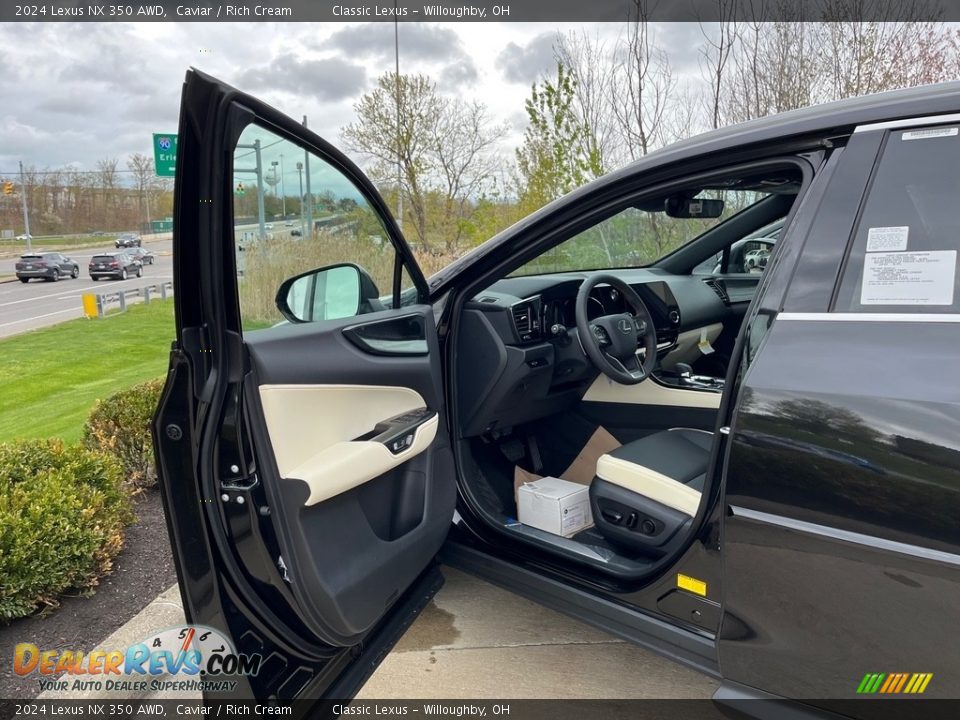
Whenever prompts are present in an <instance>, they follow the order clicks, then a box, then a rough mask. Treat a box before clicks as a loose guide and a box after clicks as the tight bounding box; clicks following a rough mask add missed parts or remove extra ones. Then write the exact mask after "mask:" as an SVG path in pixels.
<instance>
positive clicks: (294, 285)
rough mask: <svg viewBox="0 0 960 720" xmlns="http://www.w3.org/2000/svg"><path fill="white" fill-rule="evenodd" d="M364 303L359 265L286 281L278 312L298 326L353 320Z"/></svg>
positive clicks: (278, 292)
mask: <svg viewBox="0 0 960 720" xmlns="http://www.w3.org/2000/svg"><path fill="white" fill-rule="evenodd" d="M362 301H363V293H362V292H361V271H360V269H359V268H358V267H356V266H355V265H334V266H332V267H326V268H320V269H319V270H311V271H310V272H307V273H304V274H303V275H298V276H296V277H292V278H290V279H289V280H286V281H285V282H284V283H283V284H282V285H281V286H280V289H279V290H278V291H277V309H278V310H279V311H280V314H281V315H283V316H284V317H285V318H286V319H287V320H289V321H290V322H294V323H304V322H315V321H317V320H336V319H338V318H346V317H353V316H354V315H356V314H357V313H358V312H359V310H360V305H361V303H362Z"/></svg>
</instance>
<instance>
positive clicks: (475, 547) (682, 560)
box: [153, 71, 960, 718]
mask: <svg viewBox="0 0 960 720" xmlns="http://www.w3.org/2000/svg"><path fill="white" fill-rule="evenodd" d="M180 112H181V114H180V118H181V121H180V129H179V132H180V134H179V136H178V137H179V148H178V150H179V154H178V157H177V168H176V172H177V177H176V186H177V188H176V205H175V212H174V215H175V218H174V220H175V222H174V228H175V230H174V237H173V260H174V271H173V272H174V276H175V277H176V278H177V288H176V289H177V293H176V296H175V303H176V342H175V343H174V345H173V349H172V352H171V354H170V366H169V373H168V375H167V379H166V389H165V392H164V393H163V396H162V397H163V399H162V401H161V404H160V407H159V408H158V411H157V414H156V416H155V419H154V423H153V438H154V447H155V449H156V457H157V467H158V471H159V477H160V487H161V489H162V492H163V496H164V501H165V507H166V508H167V510H168V522H169V528H170V533H171V538H172V542H173V546H174V551H175V557H176V561H177V564H178V570H179V573H178V576H179V578H180V584H181V590H182V593H183V599H184V609H185V611H186V617H187V621H188V622H189V623H193V624H196V625H203V626H213V627H214V629H215V630H216V631H218V632H220V633H223V634H224V635H226V636H227V637H229V638H230V639H232V641H233V643H234V644H235V647H236V652H238V653H240V654H241V655H243V654H247V655H249V656H252V655H258V656H260V657H262V658H266V660H265V664H266V663H269V664H270V668H271V669H270V672H260V673H259V674H251V675H249V676H247V677H240V678H237V679H238V685H237V686H236V687H235V689H234V690H232V691H231V693H233V695H231V693H226V694H218V695H217V697H220V698H223V699H226V697H225V695H230V696H234V695H235V696H254V697H257V698H263V699H266V698H276V697H297V698H301V699H303V700H305V701H309V702H319V701H320V699H321V698H347V697H351V696H352V695H353V694H354V693H355V692H356V691H357V689H358V688H359V687H360V686H361V685H362V683H363V682H364V680H365V679H366V678H367V677H369V676H370V674H371V673H372V672H373V670H374V668H375V667H376V665H377V663H378V662H379V661H380V660H381V659H382V658H383V657H384V656H385V655H386V654H387V652H388V651H389V649H390V647H391V646H392V644H393V643H394V642H396V640H397V639H398V638H399V637H401V635H402V634H403V632H404V631H405V630H406V629H407V628H409V627H410V625H411V622H412V620H413V618H415V617H416V615H417V614H418V613H419V612H420V611H421V610H422V609H423V608H424V606H425V605H426V604H427V603H429V602H430V598H431V596H432V595H433V594H434V593H435V592H436V590H437V589H438V588H439V587H440V586H441V585H442V582H443V579H442V568H443V565H449V566H452V567H456V568H460V569H463V570H465V571H467V572H470V573H474V574H476V575H477V576H480V577H483V578H487V579H489V580H490V581H491V582H494V583H496V584H498V585H500V586H503V587H505V588H508V589H511V590H514V591H516V592H517V593H520V594H522V595H523V596H525V597H527V598H531V599H533V600H535V601H537V602H540V603H542V604H544V605H546V606H549V607H552V608H555V609H559V610H561V611H563V612H565V613H568V614H570V615H573V616H575V617H578V618H580V619H582V620H584V621H586V622H588V623H590V624H592V625H594V626H597V627H601V628H605V629H608V630H609V631H610V632H611V633H613V634H614V635H616V636H618V637H620V638H624V639H627V640H630V641H633V642H636V643H638V644H640V645H642V646H644V647H646V648H649V649H652V650H655V651H657V652H659V653H662V654H663V655H664V656H666V657H669V658H671V659H673V660H674V661H676V662H679V663H683V664H684V665H687V666H689V667H691V668H695V669H697V670H698V671H700V672H703V673H706V674H707V675H709V676H711V677H713V678H715V679H716V680H717V682H718V684H719V689H718V690H717V693H716V695H715V696H714V697H715V700H716V701H718V702H720V703H724V704H726V705H727V706H728V707H729V706H730V704H731V703H733V704H736V705H737V706H738V708H739V709H740V710H741V711H742V712H743V713H746V714H750V715H758V716H759V715H764V714H765V715H766V716H768V717H798V718H799V717H811V716H816V715H818V714H821V713H823V712H824V709H825V708H827V709H829V708H832V707H834V706H833V704H832V703H833V702H834V701H841V702H845V703H847V704H844V705H842V706H841V707H839V708H836V710H837V714H838V715H842V716H845V717H849V716H853V717H864V716H865V715H867V714H869V713H872V712H876V711H877V710H878V707H879V706H881V705H882V706H883V707H884V709H885V710H890V712H889V713H887V715H885V717H917V716H918V712H919V711H918V710H917V708H916V707H915V706H913V705H912V704H910V703H908V702H904V703H901V702H893V703H877V702H860V701H859V700H858V698H864V697H868V698H871V699H873V700H882V699H883V698H888V697H890V698H895V697H898V698H903V699H905V700H906V699H909V698H915V697H919V696H921V695H922V696H923V697H926V698H931V697H932V698H957V697H960V652H958V651H957V647H958V644H960V643H958V640H960V634H958V631H957V627H956V626H955V625H954V624H953V623H954V621H952V620H950V618H951V617H953V618H956V615H957V608H958V604H957V598H958V597H960V383H958V382H957V380H956V379H955V378H954V377H953V374H952V373H953V371H952V370H951V369H950V368H956V367H958V364H960V284H958V280H960V273H958V267H957V256H958V252H960V213H958V211H957V188H958V187H960V83H951V84H944V85H928V86H924V87H919V88H914V89H910V90H903V91H898V92H892V93H885V94H882V95H876V96H872V97H860V98H854V99H851V100H849V101H844V102H839V103H834V104H827V105H818V106H814V107H809V108H806V109H802V110H797V111H794V112H790V113H786V114H783V115H778V116H776V117H769V118H764V119H761V120H756V121H752V122H749V123H744V124H741V125H735V126H732V127H727V128H723V129H721V130H717V131H714V132H711V133H708V134H705V135H700V136H697V137H694V138H691V139H689V140H685V141H683V142H680V143H677V144H675V145H673V146H670V147H666V148H664V149H662V150H658V151H656V152H653V153H651V154H649V155H647V156H645V157H644V158H643V159H641V160H639V161H637V162H636V163H634V164H631V165H629V166H627V167H624V168H622V169H619V170H617V171H615V172H613V173H611V174H609V175H607V176H605V177H602V178H600V179H598V180H596V181H594V182H592V183H590V184H588V185H586V186H584V187H582V188H580V189H579V190H576V191H574V192H572V193H570V194H568V195H566V196H564V197H563V198H561V199H559V200H557V201H555V202H553V203H551V204H550V205H548V206H547V207H546V208H544V209H542V210H540V211H538V212H536V213H534V214H533V215H531V216H530V217H529V218H527V219H526V220H524V221H521V222H519V223H517V224H515V225H513V226H512V227H511V228H509V229H507V230H505V231H504V232H502V233H500V234H499V235H497V236H495V237H494V238H492V239H490V240H489V241H487V242H486V243H485V244H484V245H482V246H480V247H478V248H476V249H475V250H474V251H472V252H470V253H468V254H466V255H465V256H463V257H461V258H459V259H457V260H455V261H454V262H453V263H451V264H450V265H448V266H446V267H445V268H444V269H442V270H440V271H439V272H437V273H435V274H434V275H432V276H431V277H430V278H429V279H428V278H426V277H424V275H423V273H422V271H421V270H420V267H419V264H418V262H417V260H416V258H415V256H414V254H413V252H412V251H411V248H410V246H409V245H408V243H407V241H406V240H405V239H404V237H403V235H402V233H401V231H400V229H399V228H398V226H397V224H396V223H395V221H394V219H393V215H392V213H391V211H390V209H389V207H387V205H386V203H385V202H384V201H383V199H382V198H381V197H380V195H379V194H378V192H377V190H376V188H375V187H374V185H373V184H372V183H371V182H370V181H369V180H368V179H367V177H366V176H365V175H364V174H363V173H362V172H361V171H360V170H359V169H358V168H357V167H356V166H355V165H354V164H353V163H351V162H350V160H349V159H348V158H347V157H346V156H345V155H343V154H342V153H340V152H339V151H338V150H336V149H335V148H334V147H333V146H331V145H330V144H329V143H327V142H325V141H324V140H323V139H322V138H319V137H317V136H316V135H314V134H313V133H311V132H310V131H309V130H308V129H307V128H305V127H303V125H302V124H301V123H300V122H298V121H296V120H294V119H291V118H288V117H285V116H284V115H282V114H281V113H279V112H278V111H276V110H274V109H273V108H271V107H270V106H268V105H267V104H265V103H263V102H261V101H259V100H257V99H256V98H253V97H250V96H248V95H245V94H243V93H241V92H239V91H237V90H234V89H233V88H231V87H229V86H227V85H225V84H223V83H221V82H219V81H217V80H215V79H214V78H211V77H209V76H207V75H204V74H202V73H200V72H197V71H190V72H189V73H188V74H187V79H186V84H185V87H184V90H183V103H182V107H181V111H180ZM255 140H256V141H258V142H259V143H261V144H262V145H263V146H264V147H268V148H270V151H271V152H272V153H277V154H279V153H288V156H292V155H294V154H295V153H301V154H302V153H308V154H309V156H310V157H309V160H310V164H311V167H314V168H317V167H323V168H324V171H323V172H324V173H327V174H325V175H324V183H323V184H324V187H322V188H320V187H317V185H316V184H315V185H314V186H313V190H312V191H313V192H315V193H318V194H320V193H324V192H329V193H331V194H333V195H334V196H335V197H341V198H349V199H350V200H351V202H352V203H353V206H352V207H353V211H352V213H351V215H352V217H351V222H350V223H345V224H343V225H342V226H340V227H338V229H337V234H338V235H342V236H344V237H343V238H342V239H341V240H338V244H339V245H342V246H343V247H349V248H351V250H350V252H352V253H354V254H353V256H348V257H347V258H345V259H347V260H349V262H346V263H340V264H337V265H326V263H328V262H329V260H328V259H327V258H329V257H330V256H329V253H328V251H327V250H326V247H327V245H328V244H329V243H318V244H317V246H318V247H317V248H315V249H311V248H310V247H306V246H303V247H302V248H301V249H300V250H299V254H298V255H296V256H292V255H291V258H290V260H289V262H288V264H287V265H285V266H284V265H282V264H281V262H280V259H279V258H275V257H273V256H271V257H270V258H269V260H270V262H264V263H261V264H260V265H257V266H254V264H253V263H252V261H251V259H250V258H246V268H245V272H244V275H243V277H242V279H238V277H237V272H236V267H235V257H236V253H235V248H234V245H235V241H234V238H235V231H234V218H233V214H232V212H233V203H234V198H233V187H232V182H231V179H232V177H233V176H232V175H231V167H232V165H231V159H232V158H233V157H237V158H242V157H244V156H246V155H248V154H249V150H247V149H246V148H247V147H249V145H250V143H252V142H254V141H255ZM268 160H269V157H268ZM211 195H212V199H211ZM210 202H213V203H214V204H215V206H216V207H218V208H221V209H222V211H220V212H215V213H214V212H209V211H208V210H207V208H208V205H207V203H210ZM237 214H238V215H241V213H240V211H239V210H238V211H237ZM780 221H782V223H783V224H782V230H781V231H780V233H779V234H778V236H777V240H776V243H775V244H772V247H771V248H770V257H769V261H768V262H766V264H765V266H761V267H762V271H761V272H746V271H745V269H744V268H743V267H742V265H741V266H739V267H734V266H733V265H732V264H731V263H730V262H729V260H730V255H731V248H734V247H742V246H738V245H737V243H740V242H742V241H743V240H745V239H749V238H755V237H756V234H757V233H758V232H760V231H761V230H762V229H763V228H765V227H769V226H770V225H771V224H773V223H777V222H780ZM370 228H378V232H380V230H381V229H382V232H380V234H379V235H376V236H374V237H375V238H377V239H378V242H379V244H378V245H375V246H374V245H373V244H371V243H368V242H367V239H368V238H369V237H370V232H371V230H370ZM655 231H660V232H663V233H667V232H669V233H670V237H671V238H673V241H672V242H670V243H668V244H666V245H665V246H661V244H660V243H658V242H654V241H653V239H652V236H653V234H654V232H655ZM361 245H362V246H363V247H361ZM372 247H373V248H375V249H374V250H372V249H370V248H372ZM311 253H312V254H311ZM324 253H327V254H324ZM718 254H719V256H720V258H721V260H720V262H719V263H718V265H719V267H716V268H714V261H713V258H715V257H716V256H717V255H718ZM338 257H339V256H338ZM311 264H313V265H318V266H323V265H326V266H324V267H317V268H315V269H312V270H307V271H304V270H305V269H306V268H309V267H310V265H311ZM281 271H282V273H281ZM257 272H259V273H260V275H259V278H261V279H262V280H263V283H264V292H263V296H268V295H275V297H276V309H277V316H278V317H279V316H282V317H283V318H284V319H285V320H286V322H284V323H277V322H273V321H274V318H273V315H271V314H270V311H271V310H272V308H270V307H269V306H268V305H267V304H265V303H260V304H259V305H253V304H251V302H250V295H249V292H247V290H248V288H249V287H250V286H251V283H252V282H253V279H254V277H255V273H257ZM284 276H285V277H286V279H284V280H282V281H279V282H276V280H279V278H280V277H284ZM274 278H276V280H274ZM268 282H269V283H273V282H276V285H277V287H276V291H275V293H274V292H273V290H274V288H273V286H272V285H267V283H268ZM247 320H251V321H254V320H255V321H257V322H256V324H254V323H253V322H250V323H249V324H248V323H247V322H246V321H247ZM271 322H273V324H271ZM250 327H258V328H260V329H256V330H252V331H250V330H248V328H250ZM547 476H552V477H553V478H561V479H564V480H568V481H570V482H568V483H567V484H566V485H563V486H562V487H561V484H560V483H557V482H554V481H551V482H550V483H548V485H551V487H553V488H554V489H553V490H551V491H550V492H552V493H553V494H552V495H548V494H544V495H541V496H538V497H540V499H541V500H542V502H541V503H540V505H534V506H533V508H534V509H535V510H537V512H536V513H534V512H532V511H531V510H530V507H531V506H530V504H529V502H526V503H525V501H524V498H528V499H529V497H530V493H531V488H530V487H528V484H529V483H531V482H539V480H538V478H545V477H547ZM532 492H538V491H537V490H536V488H533V489H532ZM546 492H547V490H544V493H546ZM561 503H562V504H561ZM525 508H527V513H526V515H525ZM538 508H539V509H538ZM568 511H569V512H568ZM438 559H439V560H440V561H441V562H442V563H443V565H441V564H440V563H439V562H438ZM198 632H199V629H198ZM204 632H206V630H204ZM218 642H219V641H218ZM214 659H215V658H214ZM491 672H495V670H493V669H492V670H491ZM441 690H442V689H441V688H438V689H437V692H440V691H441ZM211 697H212V696H211ZM740 700H747V701H749V702H744V703H738V702H737V701H740ZM766 700H776V701H777V702H778V703H780V704H776V705H770V704H769V703H767V702H766ZM781 701H784V702H781ZM785 701H790V702H785ZM796 703H802V707H796V706H795V704H796ZM892 705H896V706H897V707H896V709H893V708H892ZM955 710H956V708H955V707H954V708H952V711H953V712H954V713H955ZM830 716H831V717H836V715H830ZM881 716H884V715H881Z"/></svg>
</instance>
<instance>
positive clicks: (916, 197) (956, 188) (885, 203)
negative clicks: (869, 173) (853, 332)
mask: <svg viewBox="0 0 960 720" xmlns="http://www.w3.org/2000/svg"><path fill="white" fill-rule="evenodd" d="M958 168H960V127H958V126H956V125H949V126H941V127H933V128H931V127H927V128H921V129H907V130H903V129H897V130H891V131H888V136H887V138H886V142H885V144H884V148H883V151H882V154H881V158H880V162H879V163H878V164H877V165H876V169H875V171H874V175H873V178H872V180H871V183H870V185H869V188H870V189H869V192H868V194H867V197H866V198H865V200H864V203H863V205H862V208H861V212H860V220H859V222H858V224H857V227H856V229H855V230H854V233H853V237H852V238H851V241H850V243H849V244H848V253H847V258H846V261H845V265H844V270H843V275H842V280H841V284H840V288H839V290H838V293H837V298H836V302H835V303H834V310H837V311H840V312H919V313H938V312H951V313H955V312H958V311H960V293H958V287H957V283H958V275H957V251H958V249H960V214H958V212H957V198H958V197H960V169H958Z"/></svg>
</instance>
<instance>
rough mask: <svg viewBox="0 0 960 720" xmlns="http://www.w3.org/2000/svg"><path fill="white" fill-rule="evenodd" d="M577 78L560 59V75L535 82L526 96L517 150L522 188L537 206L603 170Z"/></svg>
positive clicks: (529, 205) (524, 202) (523, 198)
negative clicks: (578, 106)
mask: <svg viewBox="0 0 960 720" xmlns="http://www.w3.org/2000/svg"><path fill="white" fill-rule="evenodd" d="M576 87H577V83H576V80H575V79H574V77H573V76H572V75H571V73H570V71H569V70H568V69H567V68H566V67H565V66H564V65H563V63H559V62H558V63H557V75H556V79H554V80H547V79H544V80H543V81H542V83H540V84H538V83H534V84H533V87H532V88H531V92H530V97H529V98H527V100H526V103H525V105H526V111H527V120H528V125H527V129H526V131H525V132H524V137H523V145H522V146H521V147H520V148H519V149H518V150H517V152H516V158H517V172H518V178H517V193H518V195H519V197H520V204H521V207H522V208H523V209H524V210H534V209H536V208H538V207H540V206H541V205H544V204H546V203H548V202H550V201H551V200H554V199H556V198H558V197H560V196H561V195H564V194H566V193H568V192H570V191H571V190H573V189H574V188H576V187H578V186H580V185H582V184H583V183H585V182H587V181H588V180H590V179H592V178H594V177H598V176H599V175H601V174H602V173H603V162H602V158H601V156H600V153H599V150H598V148H597V143H596V140H595V138H591V137H590V134H591V133H590V129H589V128H588V127H587V126H586V125H585V124H584V122H583V121H582V119H581V118H580V117H579V116H578V114H577V113H576V111H575V108H574V102H575V99H576Z"/></svg>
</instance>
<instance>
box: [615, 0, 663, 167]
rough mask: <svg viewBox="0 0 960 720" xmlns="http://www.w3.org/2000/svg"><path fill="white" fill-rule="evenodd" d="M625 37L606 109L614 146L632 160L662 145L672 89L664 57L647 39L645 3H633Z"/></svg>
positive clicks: (647, 15) (648, 38)
mask: <svg viewBox="0 0 960 720" xmlns="http://www.w3.org/2000/svg"><path fill="white" fill-rule="evenodd" d="M630 15H631V17H630V21H629V22H628V24H627V31H626V36H625V38H624V39H621V41H620V43H619V44H620V52H619V53H618V55H617V57H616V72H615V74H614V81H613V82H612V83H611V86H610V91H609V92H610V106H611V109H612V112H613V116H614V118H615V121H616V125H617V128H618V129H619V131H620V140H621V142H620V143H618V144H619V145H620V146H621V147H623V148H625V149H626V152H627V154H628V156H629V159H631V160H636V159H637V158H639V157H642V156H643V155H646V154H647V153H648V152H650V151H651V150H652V149H654V148H656V147H657V146H659V145H662V144H664V142H665V141H666V138H665V137H664V135H665V123H666V119H667V116H668V114H669V113H670V112H671V111H672V110H673V108H672V107H671V106H670V99H671V97H670V96H671V91H672V90H673V88H674V82H673V77H672V73H671V70H670V61H669V59H668V58H667V54H666V53H665V52H664V51H663V50H662V49H660V48H658V47H656V46H654V44H653V41H652V39H651V37H650V25H649V22H648V17H649V10H648V7H647V3H646V2H645V0H634V1H633V9H632V10H631V12H630Z"/></svg>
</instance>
